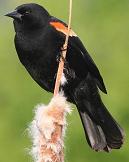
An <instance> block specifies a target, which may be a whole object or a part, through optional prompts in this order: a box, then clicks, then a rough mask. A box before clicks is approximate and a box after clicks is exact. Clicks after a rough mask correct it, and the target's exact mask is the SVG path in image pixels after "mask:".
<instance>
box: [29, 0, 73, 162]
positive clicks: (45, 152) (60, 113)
mask: <svg viewBox="0 0 129 162" xmlns="http://www.w3.org/2000/svg"><path fill="white" fill-rule="evenodd" d="M69 2H70V3H69V23H68V31H67V36H66V40H65V43H64V45H63V50H62V57H61V58H60V63H59V67H58V72H57V78H56V83H55V89H54V96H53V98H52V100H51V101H50V103H49V104H48V105H47V106H44V105H40V106H38V108H37V109H36V111H35V117H34V120H33V122H32V124H31V129H30V130H31V137H32V140H33V149H32V155H33V156H34V158H35V161H36V162H64V135H65V129H66V125H67V124H66V115H67V113H69V112H70V108H69V105H68V104H67V102H66V98H65V97H64V96H63V95H62V94H61V93H59V87H60V83H61V78H62V76H63V69H64V59H65V58H66V53H67V46H68V39H69V34H70V26H71V15H72V0H69Z"/></svg>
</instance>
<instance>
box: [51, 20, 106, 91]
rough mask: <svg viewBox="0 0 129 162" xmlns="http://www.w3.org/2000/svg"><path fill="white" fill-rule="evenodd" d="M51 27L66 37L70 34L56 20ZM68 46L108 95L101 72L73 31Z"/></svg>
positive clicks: (63, 25)
mask: <svg viewBox="0 0 129 162" xmlns="http://www.w3.org/2000/svg"><path fill="white" fill-rule="evenodd" d="M50 25H51V26H53V27H54V28H55V29H56V30H57V31H59V32H61V33H63V34H64V36H66V34H67V32H68V28H67V25H66V24H65V23H64V22H62V21H60V20H58V19H56V18H53V20H52V21H51V22H50ZM68 46H69V47H70V48H72V49H74V50H73V51H77V52H76V53H77V55H78V56H77V58H78V60H80V59H81V61H80V63H81V62H82V66H83V64H85V67H86V68H87V70H88V72H90V74H91V75H92V77H93V78H94V79H95V81H96V84H97V85H98V87H99V89H100V90H101V91H102V92H104V93H107V91H106V88H105V85H104V82H103V78H102V76H101V75H100V72H99V70H98V68H97V66H96V65H95V63H94V61H93V59H92V58H91V56H90V55H89V53H88V51H87V50H86V48H85V47H84V45H83V43H82V42H81V40H80V39H79V38H78V37H77V35H76V34H75V33H74V32H73V31H72V30H71V31H70V37H69V44H68Z"/></svg>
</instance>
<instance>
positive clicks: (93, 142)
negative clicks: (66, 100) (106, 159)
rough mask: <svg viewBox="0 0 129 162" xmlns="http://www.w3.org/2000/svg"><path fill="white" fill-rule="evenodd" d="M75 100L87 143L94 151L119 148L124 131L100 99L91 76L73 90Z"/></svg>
mask: <svg viewBox="0 0 129 162" xmlns="http://www.w3.org/2000/svg"><path fill="white" fill-rule="evenodd" d="M74 96H75V102H76V105H77V108H78V111H79V114H80V117H81V120H82V124H83V127H84V130H85V134H86V138H87V141H88V144H89V145H90V146H91V148H92V149H94V150H95V151H102V150H104V151H107V152H109V151H110V150H111V149H119V148H120V147H121V146H122V144H123V141H124V132H123V129H122V128H121V127H120V126H119V124H118V123H117V122H116V121H115V120H114V119H113V117H112V116H111V114H110V113H109V112H108V110H107V109H106V107H105V106H104V104H103V103H102V101H101V98H100V96H99V93H98V89H97V87H96V85H95V82H94V80H93V79H92V77H91V76H88V77H87V79H86V80H85V81H84V82H82V83H81V84H80V85H79V86H78V87H77V88H76V90H75V93H74Z"/></svg>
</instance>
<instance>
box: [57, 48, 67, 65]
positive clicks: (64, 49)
mask: <svg viewBox="0 0 129 162" xmlns="http://www.w3.org/2000/svg"><path fill="white" fill-rule="evenodd" d="M66 50H67V48H66V47H61V52H60V54H59V55H57V58H56V59H57V62H60V58H61V59H62V60H63V61H64V62H66V59H65V58H64V56H63V51H66Z"/></svg>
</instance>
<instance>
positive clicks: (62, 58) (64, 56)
mask: <svg viewBox="0 0 129 162" xmlns="http://www.w3.org/2000/svg"><path fill="white" fill-rule="evenodd" d="M71 19H72V0H69V22H68V31H67V35H66V39H65V43H64V45H63V50H62V57H61V58H60V63H59V67H58V72H57V77H56V83H55V89H54V96H56V95H57V94H58V92H59V87H60V83H61V78H62V75H63V70H64V60H65V58H66V53H67V47H68V39H69V35H70V28H71Z"/></svg>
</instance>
